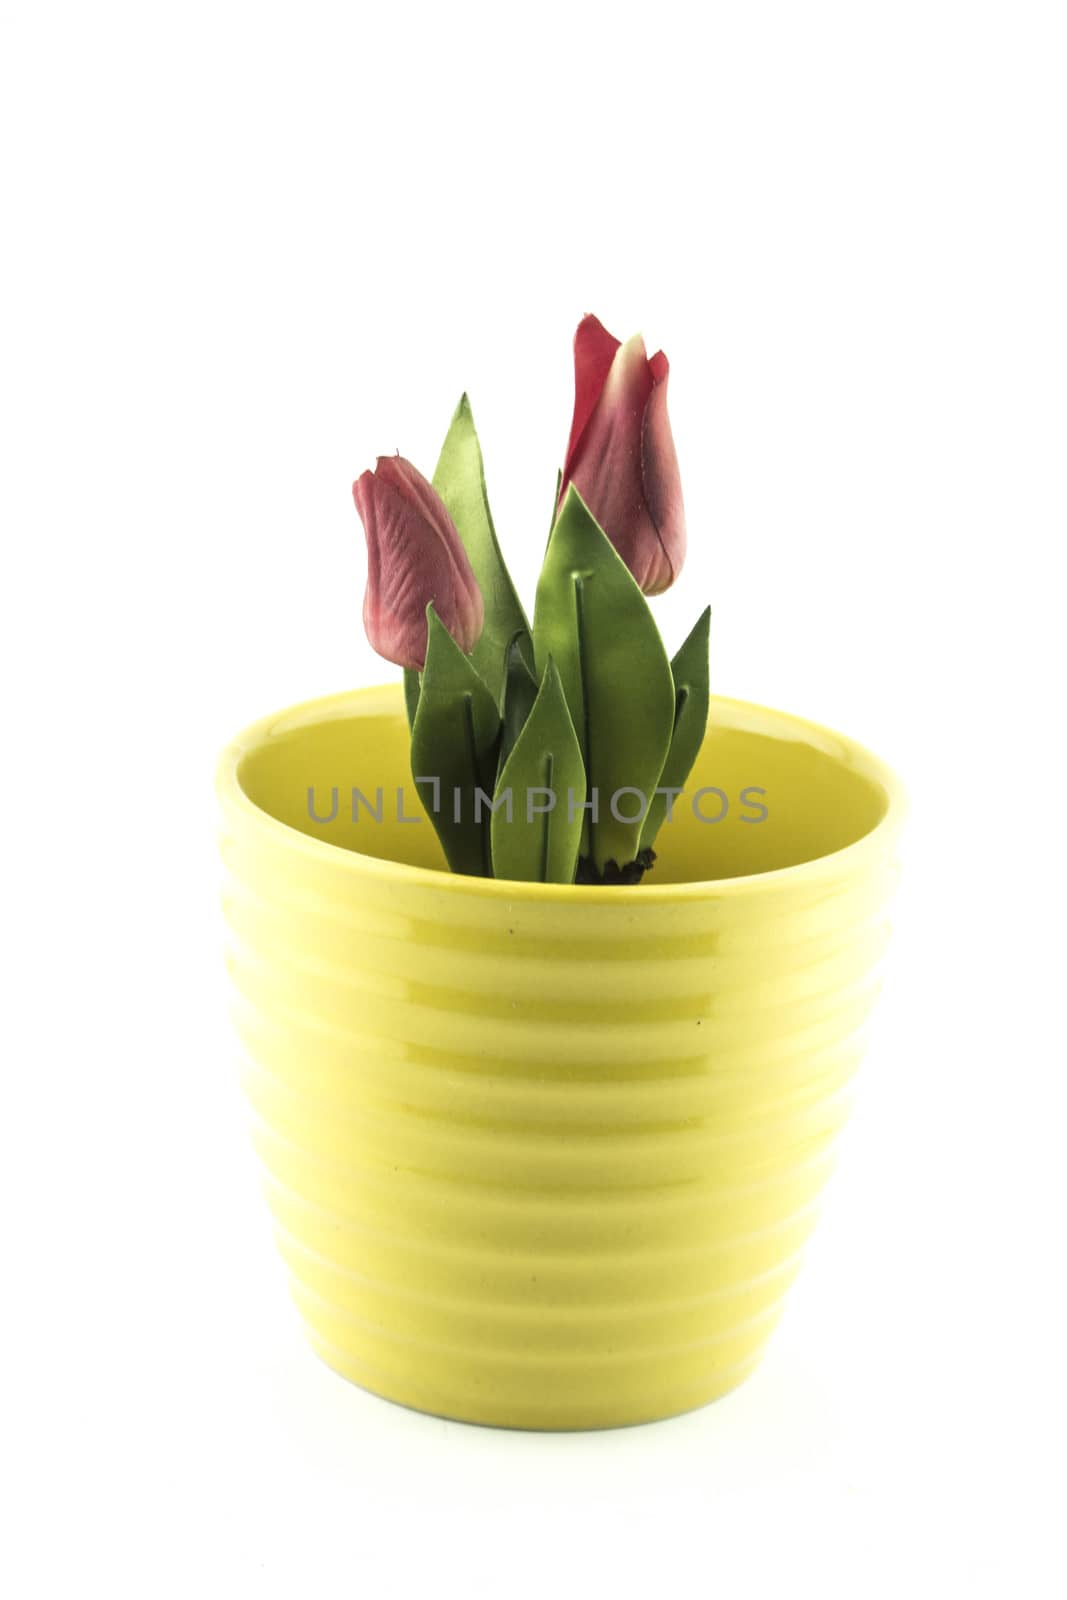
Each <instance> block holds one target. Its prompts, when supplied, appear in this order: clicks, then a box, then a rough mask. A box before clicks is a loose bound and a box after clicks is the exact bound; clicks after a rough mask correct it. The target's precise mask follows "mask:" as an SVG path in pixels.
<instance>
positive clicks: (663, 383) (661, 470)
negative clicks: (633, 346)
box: [641, 350, 686, 594]
mask: <svg viewBox="0 0 1067 1600" xmlns="http://www.w3.org/2000/svg"><path fill="white" fill-rule="evenodd" d="M648 371H649V375H650V377H651V379H652V393H651V394H650V396H649V398H648V404H647V405H646V407H645V417H644V424H643V426H642V429H641V481H642V488H643V492H644V501H645V504H646V506H647V507H648V514H649V517H650V518H651V520H652V524H653V526H654V527H655V530H656V534H657V537H658V539H659V544H660V548H661V550H662V552H663V563H662V566H661V569H660V572H659V574H658V575H656V576H654V578H653V582H654V583H655V585H656V586H655V587H649V586H648V585H647V584H644V583H643V584H642V585H641V587H642V588H643V589H644V591H645V593H646V594H661V593H662V592H663V590H664V589H669V588H670V586H671V584H672V583H673V582H674V580H675V579H676V578H677V576H678V574H679V572H680V571H681V570H682V563H683V561H684V560H685V548H686V534H685V507H684V505H683V502H682V480H681V475H680V474H679V471H678V454H677V451H676V450H675V448H674V436H673V434H672V433H671V425H670V421H669V420H668V417H667V378H668V375H669V373H670V365H669V363H668V361H667V357H666V356H665V355H664V354H663V351H662V350H658V351H657V352H656V354H655V355H654V356H653V357H652V358H651V360H650V361H649V363H648Z"/></svg>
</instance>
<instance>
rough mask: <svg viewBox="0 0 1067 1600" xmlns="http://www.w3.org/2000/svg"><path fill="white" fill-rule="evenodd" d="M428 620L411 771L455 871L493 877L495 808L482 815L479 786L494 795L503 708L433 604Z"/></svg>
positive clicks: (487, 797)
mask: <svg viewBox="0 0 1067 1600" xmlns="http://www.w3.org/2000/svg"><path fill="white" fill-rule="evenodd" d="M426 619H427V640H426V665H425V666H424V668H423V671H422V692H421V694H420V695H419V708H418V711H417V712H416V713H415V726H414V728H413V729H412V733H411V772H412V776H413V777H414V778H415V780H416V786H417V788H418V791H419V798H420V799H421V800H422V803H423V805H424V807H425V808H426V811H427V814H428V815H429V818H430V821H431V822H432V823H433V825H434V827H435V829H436V830H437V836H438V838H439V839H440V841H441V844H442V846H443V847H444V852H445V855H446V856H447V858H448V864H449V866H450V867H451V868H452V871H453V872H463V873H467V874H468V875H470V876H472V877H480V878H488V877H491V876H492V867H491V864H490V854H489V819H490V811H489V808H488V806H487V805H485V804H484V803H483V806H482V810H481V815H480V816H479V815H478V808H477V805H476V797H475V791H476V790H478V789H480V790H481V791H482V793H483V794H484V796H485V798H486V800H488V799H489V798H490V797H491V796H492V792H493V780H494V777H495V774H496V767H497V745H498V742H499V738H500V713H499V712H498V710H497V708H496V702H495V701H494V699H493V696H492V695H491V694H490V693H489V690H488V689H487V688H486V686H485V684H484V683H483V682H482V680H481V678H480V677H479V676H478V673H477V672H476V671H475V670H474V667H473V665H472V664H471V662H470V660H469V659H468V658H467V657H466V656H465V655H464V654H463V651H462V650H461V649H460V648H459V645H458V644H457V643H456V641H455V640H454V639H453V638H452V635H451V634H450V633H449V632H448V629H447V628H446V627H445V625H444V623H443V622H441V620H440V618H439V617H438V615H437V613H436V611H435V610H434V608H433V606H432V605H430V606H427V608H426ZM433 780H436V783H435V782H434V781H433ZM435 803H436V808H435ZM457 808H458V812H459V815H458V817H457V815H456V812H457Z"/></svg>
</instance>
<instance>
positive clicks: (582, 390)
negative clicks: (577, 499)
mask: <svg viewBox="0 0 1067 1600" xmlns="http://www.w3.org/2000/svg"><path fill="white" fill-rule="evenodd" d="M668 371H669V368H668V365H667V357H666V356H665V355H664V354H663V352H662V350H660V351H658V352H657V354H656V355H654V356H652V358H651V359H649V357H648V356H647V355H646V354H645V345H644V340H643V339H642V338H641V336H640V334H635V335H634V337H633V338H632V339H628V340H627V341H626V343H625V344H620V342H619V340H618V339H616V338H613V336H612V335H611V334H610V333H609V332H608V331H607V329H606V328H605V327H604V326H603V324H602V323H601V322H599V321H598V320H597V318H596V317H593V316H587V317H583V318H582V321H581V322H580V323H579V324H578V331H577V333H576V334H575V336H574V420H573V422H572V424H571V436H570V442H569V443H568V445H567V457H566V461H565V463H564V467H563V479H562V483H561V485H560V498H559V504H560V505H561V506H562V504H563V497H564V496H565V494H566V492H567V485H568V484H570V483H573V484H574V486H575V488H576V489H577V490H578V493H579V494H580V495H581V497H582V499H583V500H584V501H585V503H586V505H587V506H588V507H589V509H590V511H591V512H592V513H593V515H594V516H595V517H596V520H597V521H598V522H599V524H600V526H601V527H602V528H603V530H604V532H605V533H606V534H607V536H608V538H609V539H610V540H611V542H612V544H613V545H614V546H615V548H616V550H617V551H618V552H619V554H620V556H621V557H622V559H623V560H624V561H625V563H626V565H627V566H628V567H629V569H630V571H631V573H632V574H633V576H634V578H635V579H636V580H637V582H638V584H639V585H640V587H641V589H642V590H643V591H644V593H645V594H661V593H662V592H663V590H664V589H669V588H670V586H671V584H672V583H673V582H674V580H675V578H677V576H678V574H679V572H680V571H681V568H682V562H683V560H684V559H685V511H684V509H683V506H682V486H681V480H680V478H679V474H678V457H677V455H676V454H675V449H674V440H673V438H672V436H671V425H670V422H669V421H668V420H667V374H668Z"/></svg>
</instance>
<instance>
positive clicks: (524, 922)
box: [219, 688, 902, 1428]
mask: <svg viewBox="0 0 1067 1600" xmlns="http://www.w3.org/2000/svg"><path fill="white" fill-rule="evenodd" d="M407 748H408V735H407V727H406V723H405V720H404V714H403V709H402V703H401V696H400V692H399V690H398V689H394V688H383V689H371V690H366V691H363V692H357V693H350V694H342V695H336V696H333V697H331V698H329V699H325V700H319V701H315V702H312V703H310V704H307V705H302V706H298V707H296V708H295V709H293V710H290V711H286V712H283V713H281V714H280V715H278V716H274V717H268V718H266V719H264V720H263V721H261V722H259V723H257V724H256V725H255V726H254V727H252V728H249V729H248V730H247V731H246V732H245V733H243V734H242V735H241V736H240V737H239V738H238V739H236V740H235V741H234V743H233V744H232V746H231V747H230V748H229V749H228V750H227V752H226V754H225V756H224V757H223V760H222V764H221V768H220V773H219V792H220V797H221V802H222V810H223V840H222V848H223V854H224V859H225V866H226V878H225V906H226V915H227V920H228V924H229V930H230V934H231V938H230V956H229V960H230V970H231V973H232V978H233V985H234V991H235V1012H236V1019H237V1026H238V1029H239V1031H240V1034H241V1037H242V1040H243V1042H244V1046H245V1052H246V1055H247V1075H246V1085H247V1092H248V1098H249V1100H250V1102H251V1107H252V1111H253V1123H254V1138H255V1142H256V1146H257V1148H258V1152H259V1155H260V1157H261V1159H262V1165H263V1171H264V1174H265V1181H266V1188H267V1196H268V1199H269V1202H270V1207H271V1210H272V1212H273V1217H274V1225H275V1229H276V1234H277V1239H278V1243H279V1246H280V1249H281V1253H282V1255H283V1257H284V1258H285V1261H286V1263H287V1266H288V1270H289V1274H290V1277H291V1284H292V1291H293V1294H294V1296H295V1298H296V1302H297V1305H298V1306H299V1309H300V1312H301V1314H302V1316H303V1319H304V1322H305V1324H306V1328H307V1331H308V1334H309V1336H310V1339H311V1342H312V1344H313V1345H314V1347H315V1349H316V1350H317V1351H318V1352H319V1354H320V1355H321V1356H322V1357H323V1359H324V1360H325V1361H327V1362H328V1363H329V1364H330V1366H332V1367H334V1368H336V1370H337V1371H338V1372H341V1373H343V1374H344V1375H345V1376H346V1377H348V1378H351V1379H353V1380H354V1381H355V1382H356V1383H358V1384H361V1385H362V1386H363V1387H364V1388H367V1389H370V1390H373V1391H374V1392H375V1393H376V1394H379V1395H384V1396H387V1397H388V1398H389V1399H392V1400H397V1401H401V1402H403V1403H404V1404H405V1405H409V1406H414V1407H416V1408H418V1409H419V1410H423V1411H430V1412H435V1413H438V1414H440V1415H442V1416H447V1417H456V1418H462V1419H465V1420H468V1421H474V1422H483V1423H496V1424H501V1425H505V1426H511V1427H525V1428H592V1427H605V1426H612V1425H617V1424H621V1423H632V1422H641V1421H645V1420H648V1419H651V1418H655V1417H665V1416H669V1415H672V1414H673V1413H676V1412H680V1411H686V1410H688V1409H690V1408H692V1407H694V1406H699V1405H702V1404H703V1403H704V1402H705V1401H708V1400H712V1399H714V1398H715V1397H716V1396H718V1395H721V1394H724V1393H725V1392H726V1391H727V1390H729V1389H732V1388H734V1387H735V1385H737V1384H738V1383H740V1382H741V1381H742V1379H744V1378H745V1377H746V1375H747V1374H748V1373H750V1372H751V1371H752V1369H753V1368H754V1367H755V1365H756V1363H757V1362H758V1360H759V1358H760V1355H761V1352H762V1350H763V1347H764V1345H765V1343H766V1340H767V1338H768V1336H769V1334H770V1332H771V1329H772V1327H773V1325H774V1322H775V1319H776V1318H777V1316H778V1314H779V1311H780V1309H781V1306H782V1300H783V1297H784V1295H785V1293H786V1290H787V1289H788V1287H789V1284H790V1282H791V1281H792V1279H793V1277H794V1275H795V1273H796V1271H797V1266H798V1263H799V1260H800V1255H801V1250H802V1248H803V1245H804V1242H805V1240H806V1239H807V1237H808V1235H809V1233H810V1232H811V1229H812V1225H813V1222H814V1218H815V1207H816V1203H817V1201H818V1197H819V1194H820V1191H821V1189H822V1187H823V1184H824V1181H825V1179H826V1176H827V1172H828V1169H829V1166H830V1163H831V1160H832V1156H833V1148H834V1143H835V1140H836V1138H837V1135H838V1132H839V1130H840V1129H841V1126H842V1124H843V1122H844V1120H845V1116H846V1108H847V1104H848V1091H849V1085H850V1080H851V1079H852V1075H853V1071H854V1069H855V1067H856V1064H857V1060H858V1057H859V1054H860V1049H861V1038H862V1030H863V1025H864V1023H865V1021H866V1019H867V1017H868V1014H869V1012H870V1009H871V1005H872V1001H873V998H874V994H875V989H876V985H877V979H878V969H879V963H880V958H881V956H882V953H883V950H884V948H885V943H886V936H887V926H886V906H887V901H888V898H889V895H890V891H891V888H892V885H893V881H894V877H895V849H896V843H897V836H898V831H899V823H900V815H901V810H902V802H901V796H900V791H899V788H898V785H897V784H896V782H895V780H894V778H893V776H892V774H891V773H890V772H889V771H888V770H887V769H886V768H885V766H883V765H882V763H881V762H879V761H878V760H877V759H876V758H875V757H874V756H872V755H870V754H869V753H868V752H867V751H865V750H863V749H862V748H860V747H859V746H858V745H855V744H853V743H852V742H851V741H850V740H848V739H845V738H842V737H841V736H839V735H838V734H835V733H831V732H829V731H827V730H826V729H824V728H820V727H816V726H814V725H813V724H811V723H808V722H804V721H801V720H800V719H798V718H796V717H791V716H787V715H785V714H783V713H781V712H776V711H770V710H766V709H763V708H762V707H759V706H754V705H746V704H744V703H742V702H739V701H733V700H722V699H713V701H712V707H711V720H710V727H709V732H708V736H707V738H706V740H705V743H704V748H703V751H702V754H701V756H700V758H699V760H698V762H697V766H696V769H695V770H694V773H693V776H692V778H691V779H690V784H689V787H688V789H687V791H686V794H685V795H684V796H683V797H682V799H681V800H680V801H679V802H677V803H676V805H675V808H674V816H673V819H672V820H671V821H670V822H669V823H667V824H665V825H664V827H663V830H662V832H661V834H660V837H659V839H658V841H657V848H658V849H659V851H660V859H659V861H658V862H657V864H656V866H655V868H654V870H653V872H652V873H651V874H650V876H649V877H648V878H647V879H646V880H645V882H644V883H643V884H641V885H640V886H638V887H633V888H619V887H613V888H575V887H572V886H566V887H564V886H554V885H542V884H517V883H507V882H493V881H487V880H483V879H473V878H464V877H455V876H452V875H451V874H449V873H447V872H446V871H444V870H442V867H443V859H442V857H441V855H440V852H439V848H438V845H437V842H436V837H435V835H434V832H433V829H432V828H431V827H430V826H429V824H428V823H427V822H426V821H425V820H424V819H423V820H421V821H416V822H410V821H406V820H402V818H403V817H418V816H420V811H419V806H418V802H417V800H416V799H415V795H414V789H413V786H412V784H411V780H410V777H409V773H408V765H407ZM398 788H402V789H404V790H405V793H404V795H403V797H402V806H401V807H398V806H397V803H396V802H397V793H396V791H397V789H398ZM335 789H336V790H337V797H336V799H337V810H336V815H334V816H333V817H332V818H330V819H329V820H326V819H327V818H328V817H329V813H330V811H331V809H332V807H333V801H334V796H333V791H334V790H335ZM353 789H356V790H359V791H361V794H362V796H363V797H365V800H366V801H367V802H369V804H370V806H372V807H373V808H374V809H375V810H376V811H380V813H381V820H380V821H378V820H376V818H375V817H374V816H372V815H371V814H370V812H369V810H368V807H367V806H366V805H365V804H364V803H363V800H361V799H360V798H359V796H358V795H357V797H356V802H355V810H356V818H355V820H354V819H353ZM378 790H381V791H382V793H381V795H380V796H379V795H378V794H377V791H378ZM757 790H762V791H764V793H763V794H762V795H760V794H757V793H754V792H753V791H757ZM309 791H311V795H310V804H309ZM700 791H704V792H703V793H701V792H700ZM742 791H747V793H746V797H745V799H744V800H742V798H741V796H742ZM724 803H725V814H724V815H723V814H722V813H723V811H724ZM761 808H762V809H765V811H766V815H765V817H763V818H762V819H760V818H759V815H758V813H759V811H760V809H761ZM312 812H314V813H315V815H316V816H317V817H319V818H320V819H322V820H315V818H314V817H313V815H312V814H311V813H312ZM716 817H721V820H713V819H715V818H716Z"/></svg>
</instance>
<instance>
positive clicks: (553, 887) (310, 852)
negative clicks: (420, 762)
mask: <svg viewBox="0 0 1067 1600" xmlns="http://www.w3.org/2000/svg"><path fill="white" fill-rule="evenodd" d="M357 708H362V709H363V710H364V711H366V712H373V713H374V714H377V715H381V714H383V713H394V714H402V712H403V701H402V689H401V685H400V684H376V685H372V686H369V687H365V688H361V689H344V690H341V691H339V692H336V693H334V694H327V695H319V696H316V697H315V698H313V699H310V700H302V701H298V702H297V703H296V704H295V705H291V706H287V707H285V708H284V709H283V710H281V711H274V712H270V713H268V714H267V715H266V716H264V717H258V718H257V719H256V721H254V722H251V723H249V724H248V726H247V727H245V728H243V729H242V730H241V732H240V733H238V734H236V735H235V736H234V737H233V738H232V739H231V740H230V742H229V743H228V744H227V745H226V747H225V749H224V750H223V752H222V755H221V756H220V758H219V761H218V765H217V768H216V775H215V789H216V793H217V795H218V798H219V800H220V802H221V803H222V805H223V807H224V808H226V809H229V810H231V811H233V812H236V813H237V814H239V815H240V816H241V817H242V818H243V819H244V821H245V822H247V823H249V824H251V825H252V826H253V827H254V828H256V829H257V830H259V831H262V832H263V833H265V834H266V835H268V836H272V837H273V838H274V839H275V840H276V841H277V842H278V843H283V844H285V845H287V846H288V848H290V849H292V850H295V851H296V852H297V853H298V854H301V855H306V856H310V857H312V858H313V859H317V860H319V861H322V862H329V863H331V864H332V865H333V866H334V867H336V868H337V869H338V870H339V871H342V872H351V873H353V874H355V875H360V876H367V877H371V878H375V879H378V880H379V881H383V882H394V883H398V884H399V883H405V884H408V885H414V884H419V883H421V884H423V885H424V886H425V887H426V888H428V889H435V890H440V891H444V892H446V893H447V892H450V893H454V894H465V895H475V896H478V897H485V898H488V899H491V900H492V899H496V900H511V901H514V900H516V899H518V900H527V901H537V902H541V903H550V904H551V903H554V904H557V905H565V904H568V903H569V904H574V903H576V902H581V903H582V904H585V905H597V904H603V905H615V906H633V905H646V906H647V905H654V904H659V905H663V904H665V903H670V902H672V901H677V900H704V899H709V898H720V897H721V898H726V897H727V896H730V897H732V896H735V895H745V894H754V893H763V892H768V891H772V890H774V889H784V888H787V887H788V888H794V887H800V886H801V884H802V883H806V882H817V881H818V880H819V878H821V877H825V876H829V875H832V876H835V877H836V876H838V875H840V874H841V873H842V872H854V871H862V870H863V868H864V866H865V865H867V864H868V863H869V861H870V860H872V859H874V858H876V857H884V856H885V855H886V854H887V852H888V851H889V850H890V849H891V848H892V846H893V844H894V843H895V841H896V839H897V837H898V836H899V833H900V830H901V827H902V825H903V821H904V817H905V814H906V809H907V797H906V792H905V789H904V786H903V784H902V783H901V781H900V779H899V778H898V777H897V775H896V773H895V772H894V771H893V769H892V768H891V767H890V766H888V765H887V764H886V763H885V762H884V761H883V760H882V759H881V758H880V757H879V756H876V755H875V754H874V753H873V751H871V750H869V749H867V747H866V746H865V745H862V744H859V743H858V742H857V741H856V740H855V739H852V738H849V737H848V735H846V734H843V733H839V732H837V731H836V730H835V729H833V728H827V727H826V726H824V725H823V724H822V723H819V722H813V721H811V720H810V719H809V718H806V717H800V716H797V715H795V714H794V713H793V712H791V711H780V710H778V709H776V708H774V707H771V706H764V705H760V704H759V703H758V702H757V701H754V700H739V699H736V698H734V697H733V696H729V695H712V697H711V706H710V708H709V717H708V721H709V725H714V723H715V720H716V713H718V720H719V724H720V726H721V725H722V723H723V721H724V720H725V721H726V723H727V724H729V725H730V726H733V727H737V728H739V729H742V730H745V731H748V732H752V733H765V734H769V735H772V736H773V735H777V736H778V737H792V738H794V739H796V738H798V737H803V739H804V741H805V742H806V743H809V744H814V745H816V746H817V747H818V748H819V749H821V750H822V751H823V752H824V753H825V754H827V755H830V756H832V757H833V758H834V759H835V760H836V761H837V762H838V764H839V765H840V766H842V767H844V768H846V769H847V770H850V771H854V772H858V773H860V774H861V775H862V776H863V777H865V778H867V779H868V780H870V781H871V782H873V783H875V784H877V785H878V786H879V787H880V788H881V789H882V790H883V791H884V794H885V798H886V808H885V812H884V814H883V816H882V817H881V818H880V820H879V821H878V822H877V823H876V824H875V826H874V827H873V828H872V829H871V830H870V832H869V833H865V834H864V835H863V836H862V838H859V839H856V840H854V841H853V843H852V844H849V845H844V846H843V847H842V848H841V849H839V850H831V851H829V852H828V853H827V854H826V855H821V856H815V857H814V858H813V859H812V860H810V861H800V862H797V863H795V864H794V865H793V866H788V867H776V868H773V869H771V870H770V871H768V872H752V873H743V874H741V875H740V876H738V877H733V878H703V879H695V880H693V881H691V882H686V883H659V884H657V883H654V882H653V883H647V882H646V883H640V884H575V883H523V882H519V881H518V880H515V879H512V878H474V877H466V876H464V875H462V874H460V873H453V872H447V871H444V870H442V869H441V868H437V867H417V866H412V865H410V864H409V863H408V862H405V861H391V860H388V859H386V858H382V857H379V856H368V855H363V854H362V853H361V852H359V851H357V850H349V849H347V848H345V847H344V846H343V845H337V844H333V843H331V842H330V841H329V840H328V839H317V838H314V837H313V836H312V835H311V834H306V833H302V832H301V831H300V829H299V828H294V827H292V826H290V824H289V823H287V822H281V821H279V819H278V818H277V817H272V816H271V814H270V812H269V811H265V810H264V809H263V807H262V806H259V805H257V804H256V803H255V801H254V800H252V799H251V798H250V796H249V795H248V794H247V793H246V791H245V790H244V788H243V787H242V785H241V782H240V778H239V768H240V764H241V761H242V759H243V757H244V756H246V755H247V754H248V753H249V752H250V751H252V750H254V749H256V748H258V747H259V746H261V745H263V744H264V743H266V742H267V740H268V739H269V738H270V737H271V736H272V735H275V734H277V733H279V732H282V731H289V730H291V729H293V728H298V727H301V726H311V725H314V724H315V723H319V722H326V721H330V720H331V719H332V718H334V717H338V716H341V715H343V714H347V713H350V712H352V711H355V710H357Z"/></svg>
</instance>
